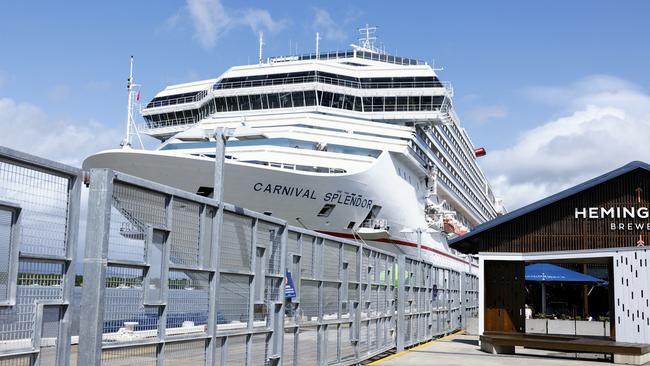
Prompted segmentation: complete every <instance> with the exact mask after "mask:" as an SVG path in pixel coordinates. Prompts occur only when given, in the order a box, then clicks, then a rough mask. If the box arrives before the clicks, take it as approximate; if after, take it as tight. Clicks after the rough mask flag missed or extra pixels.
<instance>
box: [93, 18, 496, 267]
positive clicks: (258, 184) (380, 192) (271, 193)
mask: <svg viewBox="0 0 650 366" xmlns="http://www.w3.org/2000/svg"><path fill="white" fill-rule="evenodd" d="M375 30H376V28H374V27H369V26H366V27H364V28H362V29H360V33H361V36H360V38H359V42H358V43H357V44H352V45H351V47H350V49H349V50H346V51H337V52H320V51H319V50H318V39H319V38H318V35H317V38H316V43H317V46H316V52H315V53H312V54H306V55H289V56H282V57H270V58H263V57H262V44H263V43H262V41H261V37H260V54H259V62H258V63H256V64H253V65H245V66H235V67H232V68H230V69H228V70H227V71H226V72H224V73H223V74H222V75H220V76H219V77H217V78H214V79H209V80H201V81H195V82H190V83H185V84H178V85H170V86H168V87H166V88H165V89H164V90H162V91H161V92H159V93H158V94H156V95H155V97H154V98H153V99H152V100H151V101H149V102H148V103H147V104H146V105H143V107H142V108H141V110H140V113H141V115H142V117H143V118H144V125H142V126H140V128H139V132H140V133H144V134H147V135H149V136H152V137H154V138H156V139H158V140H160V142H161V144H160V146H158V147H157V148H156V149H155V150H143V149H135V148H122V149H115V150H108V151H102V152H99V153H97V154H95V155H92V156H90V157H88V158H87V159H86V160H85V162H84V164H83V165H84V168H85V169H88V168H102V167H105V168H112V169H115V170H118V171H122V172H125V173H127V174H131V175H135V176H139V177H142V178H145V179H149V180H153V181H156V182H160V183H163V184H166V185H169V186H173V187H177V188H180V189H183V190H186V191H190V192H193V193H198V194H201V195H206V196H210V195H211V194H212V192H213V190H214V183H213V180H214V165H215V164H214V163H215V162H214V159H215V142H214V131H215V130H216V129H218V128H226V129H229V131H233V130H234V131H246V132H245V133H239V134H235V136H234V137H231V138H229V139H228V141H227V144H226V160H225V168H224V169H225V173H224V176H225V178H224V179H225V183H224V200H225V201H226V202H229V203H232V204H235V205H237V206H241V207H245V208H248V209H252V210H255V211H259V212H263V213H265V214H268V215H273V216H276V217H280V218H283V219H285V220H287V221H288V222H289V223H290V224H291V225H295V226H300V227H304V228H307V229H310V230H316V231H319V232H323V233H327V234H330V235H333V236H337V237H345V238H350V239H352V240H357V241H360V242H362V243H364V244H366V245H370V246H374V247H378V248H380V249H383V250H389V251H391V252H395V253H406V254H409V255H413V256H417V257H420V258H424V259H426V260H429V261H431V262H433V263H436V264H438V265H443V266H447V267H451V268H455V269H460V270H467V268H468V264H472V263H471V258H466V257H462V256H460V255H458V254H457V253H455V252H454V251H453V250H451V249H450V248H449V247H448V245H447V240H448V239H450V238H452V237H455V236H457V235H463V234H464V233H466V232H467V231H469V230H472V228H473V227H474V226H475V225H478V224H480V223H483V222H485V221H488V220H490V219H493V218H494V217H496V216H497V215H500V214H502V213H503V211H504V208H503V205H502V204H501V202H500V200H499V199H497V198H495V196H494V194H493V192H492V189H491V188H490V185H489V183H488V181H487V179H486V177H485V175H484V174H483V172H482V171H481V169H480V167H479V166H478V164H477V159H478V158H479V157H480V156H482V155H484V154H485V150H484V149H483V148H475V147H474V145H473V144H472V142H471V140H470V138H469V137H468V135H467V133H466V131H465V129H463V128H462V127H461V126H460V121H459V118H458V116H457V114H456V113H455V111H454V105H453V88H452V86H451V84H449V83H448V82H445V81H441V80H440V79H439V78H438V75H437V74H436V70H435V69H434V68H433V67H432V66H431V65H429V64H428V63H426V62H423V61H420V60H416V59H411V58H406V57H399V56H396V55H391V54H388V53H386V52H385V51H382V50H381V49H379V48H378V47H376V45H375V44H376V37H375V34H374V32H375ZM131 80H132V79H130V82H131ZM129 89H131V85H129ZM138 97H139V94H138ZM129 98H130V99H129V101H130V102H131V101H132V97H131V95H130V97H129ZM129 118H131V116H130V117H129ZM127 136H128V132H127ZM127 145H128V141H127Z"/></svg>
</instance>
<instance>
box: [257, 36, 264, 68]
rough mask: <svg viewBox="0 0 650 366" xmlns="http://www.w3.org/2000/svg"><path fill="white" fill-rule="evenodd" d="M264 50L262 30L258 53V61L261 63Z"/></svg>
mask: <svg viewBox="0 0 650 366" xmlns="http://www.w3.org/2000/svg"><path fill="white" fill-rule="evenodd" d="M263 51H264V32H260V50H259V55H258V59H259V60H258V61H259V64H260V65H261V64H262V60H263V53H262V52H263Z"/></svg>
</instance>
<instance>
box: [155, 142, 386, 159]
mask: <svg viewBox="0 0 650 366" xmlns="http://www.w3.org/2000/svg"><path fill="white" fill-rule="evenodd" d="M214 146H215V145H214V142H212V141H192V142H170V143H168V144H165V145H164V146H163V147H162V148H161V150H183V149H205V148H212V149H213V148H214ZM226 146H227V147H243V146H279V147H292V148H296V149H305V150H319V151H329V152H334V153H340V154H350V155H359V156H370V157H373V158H376V157H378V156H379V155H380V154H381V150H376V149H366V148H362V147H357V146H349V145H338V144H320V143H317V142H314V141H306V140H298V139H290V138H284V137H277V138H260V139H250V140H228V142H227V143H226Z"/></svg>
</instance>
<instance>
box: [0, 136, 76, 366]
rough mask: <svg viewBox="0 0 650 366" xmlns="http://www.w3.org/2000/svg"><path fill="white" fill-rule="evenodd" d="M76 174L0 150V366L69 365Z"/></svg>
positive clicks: (74, 245)
mask: <svg viewBox="0 0 650 366" xmlns="http://www.w3.org/2000/svg"><path fill="white" fill-rule="evenodd" d="M79 173H80V171H79V170H78V169H75V168H72V167H69V166H66V165H63V164H59V163H55V162H53V161H49V160H45V159H41V158H37V157H35V156H31V155H28V154H24V153H21V152H18V151H15V150H11V149H7V148H4V147H0V365H3V366H4V365H7V366H9V365H16V366H18V365H32V364H39V363H40V364H42V365H54V364H58V365H67V364H68V362H69V359H70V333H69V332H70V322H71V321H70V320H71V316H72V315H71V308H70V304H71V295H72V289H73V287H74V283H75V281H74V276H75V274H74V262H73V258H75V249H76V247H77V233H78V227H77V225H78V223H79V194H80V186H81V183H80V178H79ZM60 340H66V341H60Z"/></svg>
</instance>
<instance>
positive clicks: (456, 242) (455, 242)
mask: <svg viewBox="0 0 650 366" xmlns="http://www.w3.org/2000/svg"><path fill="white" fill-rule="evenodd" d="M636 169H644V170H647V171H650V164H648V163H644V162H642V161H633V162H630V163H628V164H625V165H624V166H622V167H620V168H618V169H615V170H612V171H611V172H609V173H605V174H603V175H600V176H598V177H596V178H593V179H590V180H588V181H586V182H583V183H580V184H578V185H576V186H574V187H571V188H568V189H565V190H564V191H561V192H558V193H556V194H554V195H551V196H548V197H546V198H543V199H541V200H539V201H537V202H534V203H531V204H529V205H527V206H524V207H521V208H519V209H517V210H515V211H512V212H509V213H507V214H505V215H503V216H499V217H497V218H495V219H493V220H491V221H488V222H485V223H483V224H481V225H478V226H476V227H475V228H474V229H473V230H472V231H470V232H469V233H467V234H465V235H463V236H459V237H456V238H454V239H452V240H450V241H449V246H451V247H453V248H454V249H457V250H460V251H461V252H462V250H461V248H462V247H464V246H466V245H467V244H466V242H467V241H468V240H470V239H473V238H475V237H476V236H477V235H479V234H481V233H482V232H484V231H486V230H489V229H492V228H494V227H496V226H499V225H501V224H504V223H506V222H508V221H511V220H513V219H515V218H517V217H520V216H523V215H526V214H528V213H530V212H533V211H536V210H538V209H540V208H542V207H544V206H548V205H550V204H552V203H554V202H557V201H560V200H562V199H564V198H567V197H570V196H572V195H574V194H576V193H579V192H582V191H584V190H587V189H589V188H592V187H594V186H597V185H599V184H602V183H604V182H607V181H609V180H612V179H614V178H616V177H619V176H621V175H623V174H626V173H629V172H631V171H633V170H636Z"/></svg>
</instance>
